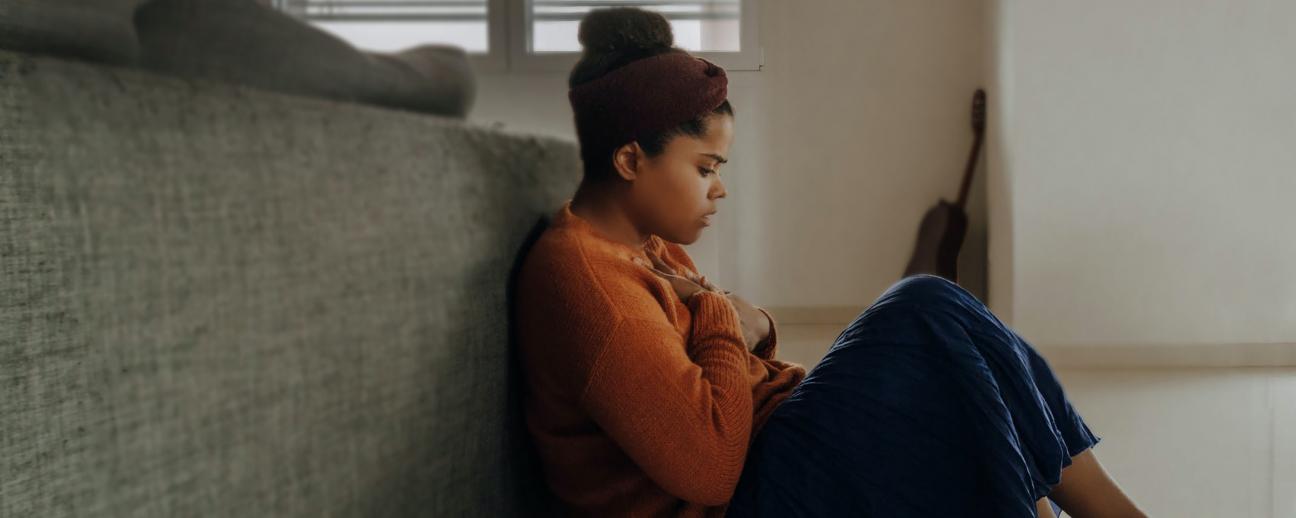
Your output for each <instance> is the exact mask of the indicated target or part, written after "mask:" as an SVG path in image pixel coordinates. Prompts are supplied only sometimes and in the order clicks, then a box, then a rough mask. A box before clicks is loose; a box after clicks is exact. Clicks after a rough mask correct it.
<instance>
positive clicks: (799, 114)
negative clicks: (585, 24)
mask: <svg viewBox="0 0 1296 518" xmlns="http://www.w3.org/2000/svg"><path fill="white" fill-rule="evenodd" d="M985 14H986V10H985V9H984V8H983V2H981V1H979V0H978V1H967V2H947V1H937V0H926V1H906V2H890V1H880V0H870V1H854V0H837V1H826V0H798V1H796V2H789V1H785V0H766V1H763V2H761V4H760V18H761V26H760V38H761V41H762V44H763V46H764V49H765V66H764V68H763V69H762V70H760V71H759V72H743V71H732V72H730V73H729V75H730V89H729V94H730V100H731V102H732V103H733V104H734V108H735V112H736V123H737V126H736V131H735V142H734V145H733V149H731V155H733V156H732V158H731V161H730V163H729V164H727V165H726V166H725V169H723V172H722V173H721V178H722V179H724V180H725V182H726V187H727V188H728V190H729V196H728V197H727V198H726V199H725V200H724V201H722V202H721V204H720V212H719V214H718V215H717V216H718V218H717V219H716V223H715V225H713V226H712V227H711V229H709V230H708V233H706V234H704V235H703V237H702V239H701V240H700V241H699V242H697V243H695V244H693V245H692V246H690V247H689V252H690V254H692V255H693V257H694V259H695V260H696V261H697V262H698V264H699V267H700V268H701V269H702V270H703V273H706V274H707V275H708V277H710V278H712V279H714V280H716V282H717V283H719V284H721V285H722V286H725V287H726V288H728V289H732V290H734V291H737V292H739V293H742V294H743V295H744V296H745V297H747V298H748V299H750V300H752V301H753V302H755V303H757V304H760V305H762V306H768V307H786V306H798V307H800V306H812V307H817V306H846V307H849V308H855V309H856V310H858V309H859V308H862V307H863V306H865V305H867V304H868V303H869V302H872V301H873V299H875V298H876V297H877V295H878V294H880V292H881V291H882V290H883V289H885V288H886V287H887V286H889V285H890V284H891V283H893V282H895V281H896V280H897V279H898V278H899V277H900V275H901V273H902V272H903V269H904V266H905V263H906V262H907V261H908V256H909V252H910V250H911V248H912V246H913V239H914V235H915V231H916V230H917V226H918V222H919V219H920V218H921V216H922V213H923V211H925V210H926V208H927V207H928V206H930V205H932V204H934V203H935V202H936V200H937V199H938V198H939V197H941V196H944V197H946V198H950V199H953V198H954V197H955V196H956V195H957V190H958V184H959V181H960V179H961V174H962V169H963V165H964V164H963V163H964V161H965V160H966V158H967V153H968V151H969V149H970V146H971V143H972V132H971V123H970V105H971V98H972V93H973V91H975V90H976V88H977V87H979V86H982V85H981V80H982V78H983V76H984V75H985V74H986V71H987V67H986V64H985V62H984V50H985V43H986V20H985V18H984V16H985ZM566 77H567V73H566V71H563V72H555V73H550V74H502V75H500V74H497V75H487V76H483V77H482V81H481V85H480V93H479V97H478V100H477V103H476V108H474V110H473V112H472V113H471V115H470V118H471V119H472V120H473V121H475V122H479V123H483V124H494V123H499V124H502V125H503V127H504V128H505V129H508V130H516V131H524V132H531V133H542V134H548V135H556V136H561V137H564V138H569V139H572V140H575V136H574V135H575V130H574V128H573V126H572V120H571V111H570V108H569V107H568V104H567V98H566V91H567V88H566ZM992 97H993V94H992ZM982 172H984V171H982ZM573 174H579V172H578V171H577V172H573ZM981 184H982V182H977V183H976V187H977V188H976V189H975V193H974V194H975V196H974V198H973V200H972V207H971V210H970V212H971V213H972V221H971V227H972V228H971V229H970V232H969V237H968V241H967V248H966V249H965V252H964V257H963V259H964V261H963V267H962V272H963V275H964V279H963V280H964V282H965V284H966V285H968V286H969V288H970V289H972V290H973V291H974V292H980V293H983V292H984V288H983V286H984V283H985V280H984V279H985V274H984V270H985V259H984V257H985V251H984V247H985V245H984V242H985V234H986V230H985V228H986V227H985V218H984V216H983V214H984V210H985V209H984V200H983V198H982V195H981V192H982V191H983V189H982V188H981Z"/></svg>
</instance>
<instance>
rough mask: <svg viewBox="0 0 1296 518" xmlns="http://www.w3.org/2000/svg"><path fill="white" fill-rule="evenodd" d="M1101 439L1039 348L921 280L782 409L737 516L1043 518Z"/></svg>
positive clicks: (857, 326) (892, 299) (945, 284)
mask: <svg viewBox="0 0 1296 518" xmlns="http://www.w3.org/2000/svg"><path fill="white" fill-rule="evenodd" d="M1099 440H1100V438H1099V437H1097V436H1095V435H1094V434H1093V433H1092V432H1091V431H1090V430H1089V428H1088V426H1086V425H1085V423H1084V421H1083V420H1082V419H1081V418H1080V415H1079V414H1078V413H1077V412H1076V410H1075V409H1074V408H1072V406H1071V403H1070V402H1069V401H1067V398H1066V395H1065V393H1064V392H1063V390H1062V386H1061V385H1060V384H1059V383H1058V380H1057V378H1056V377H1055V376H1054V374H1053V371H1052V369H1050V368H1049V366H1048V364H1047V363H1046V362H1045V361H1044V359H1043V358H1042V357H1040V355H1039V354H1038V353H1037V352H1036V351H1035V349H1034V348H1032V347H1031V346H1030V344H1028V343H1026V341H1025V340H1023V339H1022V338H1021V337H1020V336H1018V335H1017V334H1016V333H1015V332H1013V331H1012V330H1010V329H1009V328H1008V327H1007V326H1005V325H1004V324H1003V323H1002V322H1000V321H999V319H998V318H996V317H995V316H994V315H993V314H992V313H990V310H989V309H987V308H986V307H985V305H984V304H982V303H981V302H980V301H979V300H977V299H976V297H974V296H973V295H972V294H970V293H968V292H967V291H966V290H964V289H963V288H961V287H959V286H958V285H957V284H954V283H952V282H950V281H947V280H945V279H943V278H940V277H936V276H932V275H925V274H924V275H914V276H910V277H906V278H904V279H902V280H900V281H899V282H897V283H895V284H894V285H892V286H891V287H890V288H888V289H887V290H886V291H885V292H884V293H883V294H882V296H881V297H879V298H878V300H877V301H875V302H874V303H873V304H872V305H871V306H869V307H868V308H867V309H865V310H864V311H863V312H861V313H860V314H859V316H857V317H856V318H855V320H854V321H853V322H851V324H850V325H849V326H847V327H846V329H844V330H843V331H842V332H841V334H840V335H839V336H838V337H837V339H836V340H835V341H834V342H833V344H832V346H831V347H830V348H829V349H828V353H827V354H826V355H825V356H824V358H823V359H822V360H820V362H819V363H818V364H816V365H815V366H814V367H813V368H812V369H811V370H810V371H809V372H808V373H807V375H806V378H805V380H804V381H802V382H801V384H800V385H798V386H797V387H796V388H795V389H794V390H793V392H792V393H791V394H790V395H789V397H788V399H786V400H784V402H783V403H782V404H780V405H779V407H778V408H776V409H775V411H774V413H773V414H772V415H771V417H770V419H769V421H768V422H767V423H766V425H765V426H764V427H763V428H762V429H761V431H760V433H759V434H758V435H757V436H756V437H755V438H754V440H753V443H752V447H751V449H750V451H749V452H748V455H747V461H746V464H745V465H744V467H743V473H742V477H741V479H740V480H739V482H738V487H737V489H736V491H735V493H734V497H733V499H732V500H731V502H730V504H729V509H728V512H727V516H737V517H747V516H764V517H776V516H777V517H782V516H824V517H835V516H853V517H854V516H860V517H936V516H940V517H951V516H959V517H980V516H985V517H1034V516H1036V509H1035V501H1036V500H1038V499H1039V498H1041V497H1043V496H1044V495H1046V494H1047V493H1048V492H1049V490H1050V489H1051V488H1052V487H1053V486H1055V485H1057V483H1058V481H1059V480H1060V476H1061V471H1062V468H1063V467H1065V466H1068V465H1070V464H1071V457H1072V456H1073V455H1076V454H1078V453H1080V452H1082V451H1084V450H1085V449H1086V448H1089V447H1091V446H1093V445H1095V444H1097V443H1098V441H1099ZM1055 509H1056V507H1055Z"/></svg>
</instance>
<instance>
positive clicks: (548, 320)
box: [515, 200, 806, 516]
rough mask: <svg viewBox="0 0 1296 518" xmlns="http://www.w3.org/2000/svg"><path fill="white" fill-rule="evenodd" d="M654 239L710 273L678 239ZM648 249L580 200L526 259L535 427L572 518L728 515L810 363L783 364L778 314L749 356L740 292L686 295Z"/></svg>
mask: <svg viewBox="0 0 1296 518" xmlns="http://www.w3.org/2000/svg"><path fill="white" fill-rule="evenodd" d="M645 248H647V249H649V250H652V251H653V252H655V253H657V254H658V255H659V256H660V257H661V258H662V260H663V261H665V262H666V263H667V264H669V265H670V266H672V267H674V268H676V269H677V270H678V269H687V270H688V271H690V272H694V273H696V271H697V269H696V266H694V264H693V260H692V259H691V258H690V257H689V256H688V254H687V253H686V252H685V251H684V248H683V247H682V246H680V245H679V244H677V243H668V242H666V241H664V240H662V239H661V238H660V237H658V236H655V235H654V236H652V237H651V238H650V239H649V241H648V243H647V245H646V246H645ZM635 256H638V257H641V258H643V259H645V260H647V255H646V254H645V253H644V250H641V249H638V248H636V247H633V246H630V245H626V244H624V243H620V242H618V241H613V240H612V239H610V238H608V237H606V236H605V235H603V234H601V233H600V232H599V231H598V230H597V229H595V228H594V227H593V226H592V225H591V224H590V223H589V222H588V221H585V220H584V219H582V218H580V217H579V216H576V215H575V214H573V213H572V212H571V200H567V201H566V202H564V203H563V205H562V207H561V208H560V209H558V211H557V212H556V213H555V217H554V218H553V221H552V224H551V226H550V227H549V228H548V229H546V230H545V232H544V233H543V234H542V235H541V236H540V239H539V240H538V241H537V242H536V244H535V246H534V247H533V248H532V249H531V251H530V252H529V253H528V255H527V257H526V258H525V259H524V261H523V265H522V269H521V270H520V272H519V274H518V279H517V282H518V284H517V292H516V299H515V300H516V303H517V304H518V305H517V308H516V319H517V321H516V323H517V326H518V327H517V333H518V335H517V336H518V340H519V344H518V345H519V349H520V354H521V360H522V368H523V376H524V378H525V380H526V395H525V403H524V404H525V412H526V424H527V429H528V430H529V432H530V434H531V437H532V439H533V440H534V441H535V445H536V447H537V448H538V450H539V454H540V457H541V461H542V463H543V465H544V472H545V478H546V480H547V482H548V485H549V487H550V488H551V489H552V490H553V492H554V493H555V495H556V496H557V497H558V498H559V499H560V500H561V503H563V504H564V505H565V507H566V509H565V511H566V514H568V515H575V516H723V515H724V511H725V509H726V508H727V507H728V502H729V499H730V498H731V497H732V495H733V491H734V489H735V487H736V486H737V483H738V478H739V475H740V474H741V473H742V468H743V464H744V461H745V459H746V454H747V449H748V447H749V446H750V445H751V441H752V439H753V438H754V437H755V435H756V432H757V431H759V430H760V427H761V426H762V425H763V424H764V423H765V421H766V419H767V418H768V417H769V415H770V413H771V412H772V411H773V410H774V408H775V406H776V405H778V404H779V403H780V402H782V401H783V400H784V399H785V398H786V397H787V396H788V394H789V393H790V392H791V391H792V388H793V387H795V386H796V385H797V383H800V382H801V380H802V379H803V378H804V377H805V375H806V370H805V368H804V367H803V366H802V365H799V364H796V363H789V362H783V361H779V360H776V359H774V353H775V352H776V349H777V343H778V338H777V336H778V335H777V332H776V329H775V327H774V321H773V318H771V319H770V336H769V339H768V341H767V343H766V345H765V346H764V347H762V348H761V349H758V350H757V351H756V353H755V354H753V353H751V352H748V350H747V348H746V347H745V345H744V342H743V337H742V330H741V327H740V321H739V318H738V313H737V311H736V310H735V309H734V307H733V305H732V303H731V302H730V301H729V300H728V298H726V297H725V296H724V295H723V294H720V293H715V292H700V293H698V294H696V295H693V296H692V297H690V299H689V301H688V303H687V304H685V303H684V302H682V301H681V300H680V299H679V297H678V296H677V295H676V293H675V290H674V289H673V288H671V286H670V284H669V283H668V282H667V281H666V280H665V279H662V278H661V277H659V276H657V275H656V274H654V273H653V272H652V271H651V270H649V269H648V268H646V267H644V266H641V265H638V264H635V262H634V261H633V260H632V258H633V257H635ZM761 312H762V313H765V310H763V309H762V310H761ZM765 314H766V315H767V316H768V313H765Z"/></svg>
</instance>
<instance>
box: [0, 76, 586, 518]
mask: <svg viewBox="0 0 1296 518" xmlns="http://www.w3.org/2000/svg"><path fill="white" fill-rule="evenodd" d="M579 176H580V164H579V157H578V153H577V150H576V147H575V145H574V144H573V143H570V142H565V141H560V140H551V139H547V138H544V137H535V136H527V135H512V134H505V133H501V132H499V131H495V130H489V129H485V128H480V127H475V126H473V125H471V124H467V123H464V122H463V121H459V120H454V119H446V118H440V117H434V116H427V115H418V114H413V113H409V112H404V111H397V110H388V109H383V108H376V107H366V106H361V105H353V104H346V103H338V102H333V101H328V100H322V99H311V98H299V97H291V96H285V95H279V94H275V93H269V92H264V91H259V90H254V89H250V88H245V87H237V86H229V85H224V84H219V83H208V82H203V81H192V80H182V79H178V78H172V77H166V76H158V75H154V74H151V73H147V72H143V71H139V70H132V69H125V68H115V67H106V66H98V65H91V64H85V63H78V62H70V61H62V60H57V59H52V58H43V57H34V56H31V55H22V54H16V53H11V52H0V394H2V397H0V416H2V420H0V516H42V517H47V516H52V517H60V516H158V517H163V516H165V517H172V516H280V517H295V516H301V517H306V516H310V517H317V516H521V515H530V514H531V511H532V510H534V509H536V508H538V507H536V505H537V504H535V502H537V501H540V500H539V499H542V498H544V495H543V493H544V491H543V489H542V488H543V486H542V484H543V482H539V481H538V479H537V473H536V472H535V471H534V470H535V469H538V468H536V466H535V464H534V459H532V458H531V457H530V456H528V455H527V454H526V452H525V450H526V448H527V444H526V441H525V431H524V429H522V428H521V421H520V410H519V408H520V406H519V405H520V402H519V401H518V400H517V399H516V398H517V396H516V394H515V390H516V388H517V383H518V380H517V379H516V372H514V369H515V368H516V367H514V366H512V363H511V361H512V360H511V358H513V357H512V356H511V354H510V350H509V339H508V335H509V330H508V325H507V318H506V314H507V302H506V290H505V285H506V278H507V276H508V275H509V270H510V269H511V268H513V265H514V263H515V261H516V258H517V255H518V253H519V248H520V247H522V246H523V244H524V242H525V241H526V239H527V236H528V235H529V234H528V233H529V232H531V233H534V228H533V225H534V224H535V223H536V221H537V218H540V217H543V216H544V215H545V214H549V213H551V212H552V211H553V210H554V208H556V207H557V206H559V205H560V203H561V201H562V200H563V199H564V198H565V197H567V196H568V195H570V193H571V192H572V191H573V190H574V189H575V186H576V184H577V183H578V182H579ZM537 484H540V485H539V486H538V485H537Z"/></svg>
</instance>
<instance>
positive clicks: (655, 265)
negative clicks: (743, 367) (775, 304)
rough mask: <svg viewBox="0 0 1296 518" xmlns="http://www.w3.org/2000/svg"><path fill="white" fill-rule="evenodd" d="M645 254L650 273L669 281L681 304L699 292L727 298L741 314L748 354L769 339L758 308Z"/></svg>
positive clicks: (764, 320) (765, 320)
mask: <svg viewBox="0 0 1296 518" xmlns="http://www.w3.org/2000/svg"><path fill="white" fill-rule="evenodd" d="M645 253H646V254H647V255H648V258H649V259H650V260H652V266H651V269H652V270H653V272H654V273H656V274H657V275H658V276H661V277H663V278H665V279H666V280H668V281H670V282H671V286H672V287H674V288H675V293H676V294H677V295H679V297H680V300H683V301H684V302H685V303H687V302H688V298H689V297H691V296H693V295H694V294H695V293H698V292H700V291H714V292H717V293H723V294H724V295H725V297H726V298H728V299H729V302H730V303H732V304H733V306H734V309H735V310H737V312H738V319H739V321H741V327H742V332H743V341H744V342H746V346H747V350H748V351H754V350H755V349H756V346H758V345H760V344H761V343H762V342H764V341H765V339H766V338H768V337H769V333H770V322H769V319H768V318H766V317H765V314H764V313H761V312H760V310H758V309H756V307H755V306H753V305H751V304H750V303H748V302H747V301H746V300H745V299H743V298H742V297H739V296H738V295H736V294H734V293H732V292H729V291H724V290H722V289H720V288H719V287H718V286H716V285H714V284H712V283H711V281H708V280H707V278H706V276H704V275H697V276H694V275H693V274H692V272H689V271H684V272H678V271H676V270H675V269H674V268H671V267H670V265H668V264H666V262H665V261H662V259H661V258H660V257H658V256H657V255H656V254H653V253H652V252H647V251H645Z"/></svg>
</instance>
